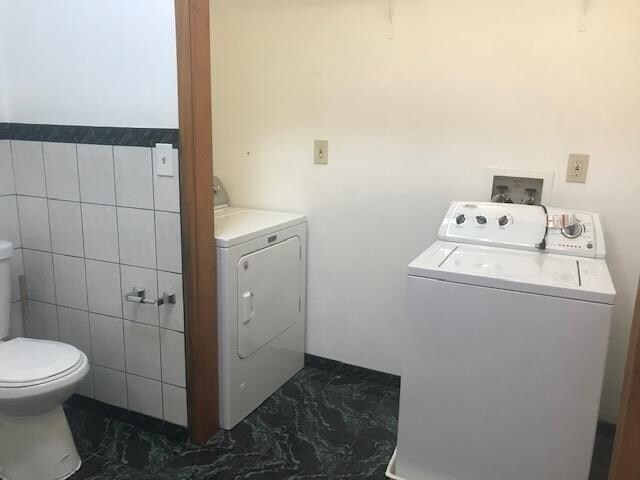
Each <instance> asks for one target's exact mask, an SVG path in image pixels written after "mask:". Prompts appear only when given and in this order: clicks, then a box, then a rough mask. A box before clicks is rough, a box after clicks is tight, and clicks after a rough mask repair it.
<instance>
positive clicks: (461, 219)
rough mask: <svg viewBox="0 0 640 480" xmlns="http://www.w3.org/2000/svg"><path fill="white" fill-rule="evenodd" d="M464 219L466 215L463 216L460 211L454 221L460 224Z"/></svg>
mask: <svg viewBox="0 0 640 480" xmlns="http://www.w3.org/2000/svg"><path fill="white" fill-rule="evenodd" d="M466 220H467V217H465V216H464V213H461V214H460V215H458V216H456V223H457V224H458V225H462V224H463V223H464V222H465V221H466Z"/></svg>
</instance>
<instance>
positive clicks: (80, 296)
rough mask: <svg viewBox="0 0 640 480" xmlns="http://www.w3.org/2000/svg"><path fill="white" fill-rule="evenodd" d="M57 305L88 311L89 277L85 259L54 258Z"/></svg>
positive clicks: (55, 256) (63, 256)
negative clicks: (85, 267) (86, 271)
mask: <svg viewBox="0 0 640 480" xmlns="http://www.w3.org/2000/svg"><path fill="white" fill-rule="evenodd" d="M53 272H54V278H55V284H56V303H57V304H58V305H62V306H64V307H71V308H77V309H80V310H87V277H86V274H85V269H84V258H78V257H67V256H65V255H54V256H53Z"/></svg>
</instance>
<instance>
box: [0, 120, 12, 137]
mask: <svg viewBox="0 0 640 480" xmlns="http://www.w3.org/2000/svg"><path fill="white" fill-rule="evenodd" d="M10 139H11V128H10V124H8V123H0V140H10Z"/></svg>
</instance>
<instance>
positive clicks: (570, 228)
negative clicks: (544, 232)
mask: <svg viewBox="0 0 640 480" xmlns="http://www.w3.org/2000/svg"><path fill="white" fill-rule="evenodd" d="M561 231H562V234H563V235H564V236H565V237H567V238H578V237H579V236H580V235H582V231H583V227H582V224H581V223H578V222H575V223H572V224H570V225H567V226H566V227H564V228H563V229H562V230H561Z"/></svg>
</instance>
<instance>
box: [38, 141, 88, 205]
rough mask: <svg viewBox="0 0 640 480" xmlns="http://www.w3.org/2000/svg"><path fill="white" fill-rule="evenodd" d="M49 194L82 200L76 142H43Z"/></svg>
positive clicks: (50, 195)
mask: <svg viewBox="0 0 640 480" xmlns="http://www.w3.org/2000/svg"><path fill="white" fill-rule="evenodd" d="M42 151H43V154H44V171H45V180H46V185H47V196H48V197H49V198H57V199H60V200H75V201H76V202H78V201H80V190H79V183H78V157H77V155H76V144H75V143H50V142H45V143H43V144H42Z"/></svg>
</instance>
